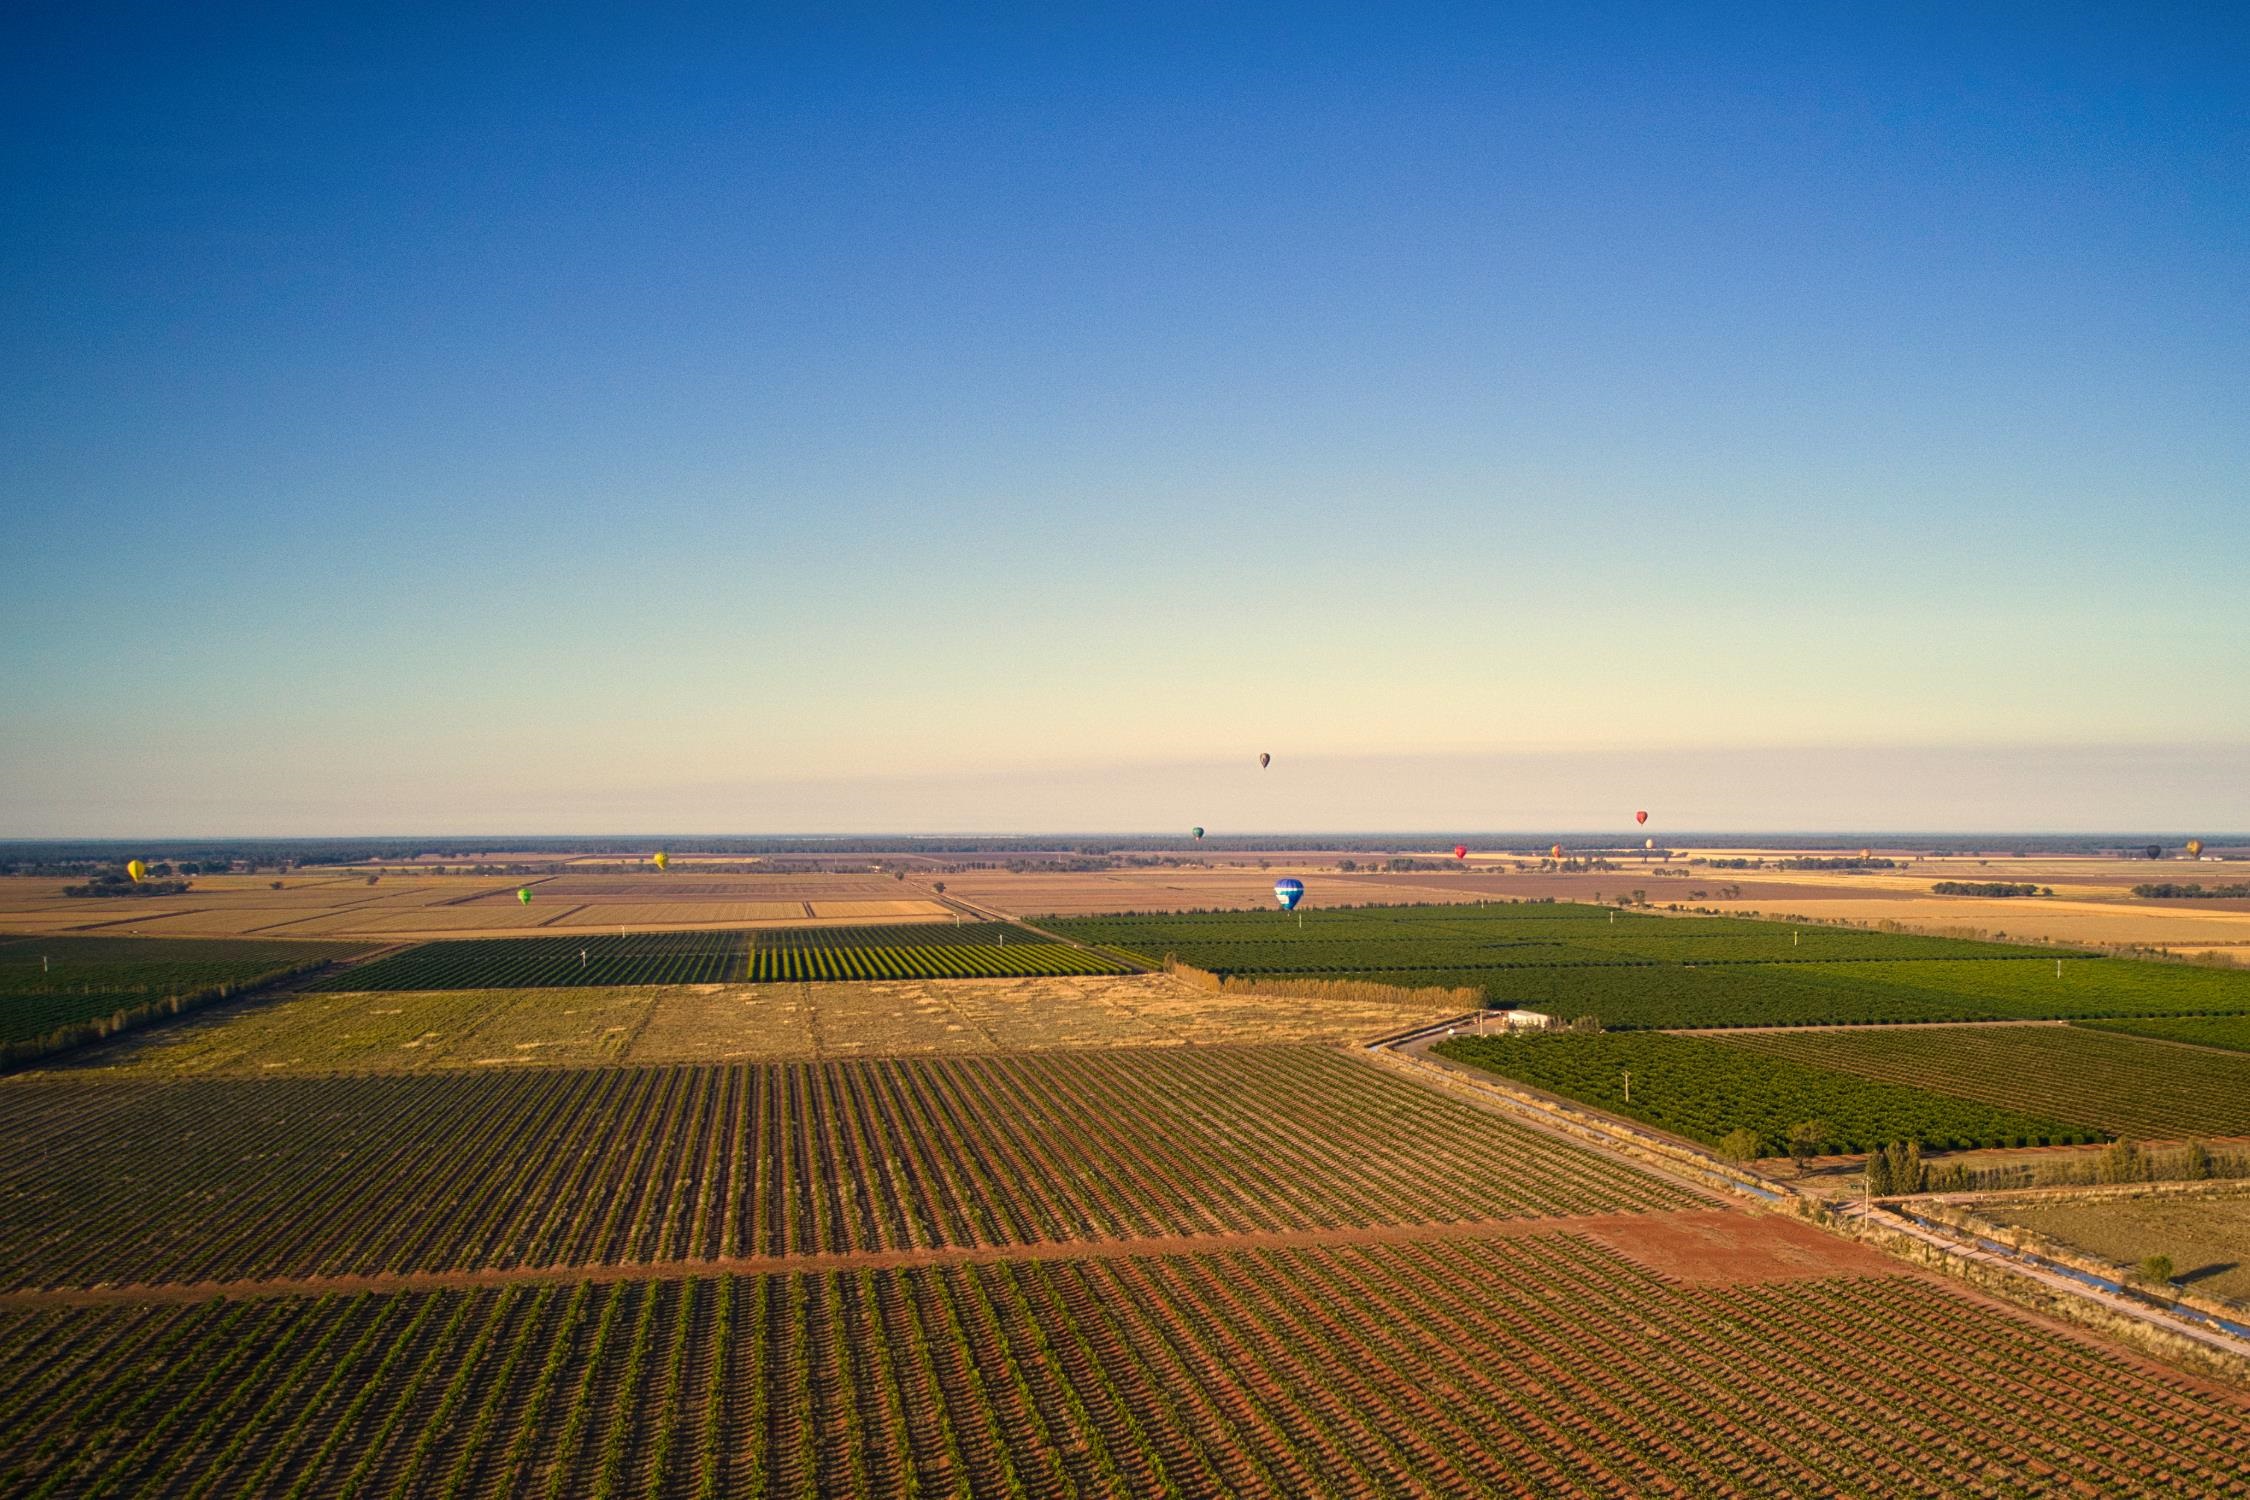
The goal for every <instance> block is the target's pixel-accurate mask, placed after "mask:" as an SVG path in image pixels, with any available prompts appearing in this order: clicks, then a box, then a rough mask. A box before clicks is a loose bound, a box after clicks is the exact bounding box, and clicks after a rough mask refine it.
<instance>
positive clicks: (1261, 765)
mask: <svg viewBox="0 0 2250 1500" xmlns="http://www.w3.org/2000/svg"><path fill="white" fill-rule="evenodd" d="M1272 764H1273V757H1272V756H1271V755H1260V756H1259V757H1258V769H1259V770H1261V771H1263V770H1264V769H1265V768H1266V767H1268V766H1270V765H1272Z"/></svg>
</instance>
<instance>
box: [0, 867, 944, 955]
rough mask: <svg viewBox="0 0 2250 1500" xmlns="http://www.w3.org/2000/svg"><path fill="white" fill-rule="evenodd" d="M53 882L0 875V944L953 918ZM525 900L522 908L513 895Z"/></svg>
mask: <svg viewBox="0 0 2250 1500" xmlns="http://www.w3.org/2000/svg"><path fill="white" fill-rule="evenodd" d="M64 883H65V882H62V881H57V880H44V879H31V878H26V877H20V876H17V877H0V932H38V933H51V932H112V933H126V932H142V933H146V934H147V935H149V936H152V937H156V936H162V937H247V936H257V937H319V938H329V937H381V938H398V939H407V938H419V937H430V938H438V937H500V936H508V935H512V934H515V933H521V932H531V931H535V930H538V929H542V928H604V927H610V928H617V927H622V928H629V929H632V930H634V931H650V930H658V929H665V928H716V927H729V928H743V927H802V926H808V925H811V924H815V923H820V922H868V921H875V922H897V921H935V920H940V919H947V918H951V917H952V916H953V915H954V909H953V908H952V907H949V906H947V905H946V904H944V903H943V902H942V901H940V900H939V899H937V896H936V894H935V893H934V892H933V891H931V890H929V889H927V888H926V887H922V886H918V885H913V884H906V883H901V882H899V881H895V880H891V879H889V878H887V877H874V876H856V877H855V876H842V877H839V876H826V875H813V876H802V877H800V876H776V877H774V878H772V879H770V880H754V879H748V878H745V877H742V876H731V877H726V876H680V875H664V876H659V875H657V874H655V873H654V872H653V871H652V872H651V873H649V874H648V875H645V876H619V877H602V878H596V877H589V876H556V877H532V878H527V879H521V880H518V879H509V878H502V877H489V876H487V877H477V876H457V875H428V874H419V873H417V874H394V875H385V876H382V877H380V878H379V879H378V880H377V882H376V883H375V884H373V885H369V884H368V883H367V879H366V877H365V876H363V875H362V876H343V877H339V876H335V875H328V874H323V875H318V876H311V875H308V876H292V877H289V878H286V879H282V880H280V881H279V883H278V887H277V883H276V881H275V880H274V878H273V877H268V876H239V875H236V876H230V875H217V876H199V877H196V878H195V880H194V882H193V885H192V887H191V888H190V889H189V890H188V891H186V892H184V893H182V894H180V895H176V896H159V897H149V898H133V897H117V898H110V899H98V900H88V899H78V898H72V897H67V896H64V895H62V894H61V888H62V886H63V884H64ZM519 889H521V890H528V891H530V892H531V897H532V899H531V901H530V903H529V904H528V905H527V904H525V903H524V902H522V901H521V900H519V899H518V898H517V895H516V892H517V891H518V890H519Z"/></svg>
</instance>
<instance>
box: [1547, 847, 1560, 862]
mask: <svg viewBox="0 0 2250 1500" xmlns="http://www.w3.org/2000/svg"><path fill="white" fill-rule="evenodd" d="M1547 852H1548V853H1549V854H1550V855H1552V856H1554V857H1555V858H1556V859H1561V858H1562V845H1560V844H1557V845H1555V847H1554V848H1552V849H1550V850H1548V851H1547Z"/></svg>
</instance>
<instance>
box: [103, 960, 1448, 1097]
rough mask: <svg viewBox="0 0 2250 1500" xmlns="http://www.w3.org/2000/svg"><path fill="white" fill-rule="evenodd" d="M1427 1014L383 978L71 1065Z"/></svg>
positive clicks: (1281, 1023) (922, 1048)
mask: <svg viewBox="0 0 2250 1500" xmlns="http://www.w3.org/2000/svg"><path fill="white" fill-rule="evenodd" d="M1434 1019H1436V1017H1435V1016H1433V1015H1431V1014H1429V1013H1428V1012H1427V1011H1426V1010H1424V1009H1417V1008H1414V1007H1408V1006H1400V1005H1385V1004H1369V1003H1363V1002H1338V1001H1317V1002H1316V1001H1294V1000H1273V999H1264V998H1250V997H1244V996H1239V995H1214V994H1211V993H1209V992H1207V991H1204V990H1199V989H1195V988H1193V987H1191V986H1189V985H1186V984H1183V983H1181V982H1180V981H1178V980H1175V979H1172V978H1170V977H1168V976H1166V975H1162V974H1132V975H1075V976H1067V977H1056V978H1043V979H953V980H931V981H920V980H912V981H907V980H902V981H894V982H879V983H851V984H841V983H839V984H755V985H753V984H729V985H716V984H713V985H675V986H664V987H656V986H631V987H621V988H616V989H547V990H446V991H405V992H399V991H387V992H382V993H345V994H315V995H291V996H285V997H281V998H273V999H266V1000H264V1001H261V1002H257V1003H252V1004H247V1005H236V1006H226V1007H219V1008H215V1009H212V1010H208V1011H204V1012H201V1013H198V1014H196V1015H193V1016H188V1017H184V1018H182V1019H181V1020H180V1021H178V1022H177V1023H175V1024H173V1025H170V1026H163V1027H157V1028H153V1029H151V1030H149V1031H145V1032H137V1033H134V1034H133V1035H131V1036H127V1037H123V1038H120V1039H118V1040H117V1041H115V1042H112V1043H110V1044H108V1045H106V1046H104V1047H100V1048H97V1049H95V1050H94V1051H92V1052H89V1053H86V1054H84V1055H83V1056H82V1057H81V1058H80V1059H77V1060H74V1062H73V1064H72V1071H84V1070H95V1071H101V1072H116V1073H126V1074H136V1075H138V1074H154V1075H162V1076H205V1075H235V1076H239V1075H243V1074H267V1073H427V1072H441V1071H454V1070H459V1069H465V1068H466V1069H480V1068H493V1067H506V1066H511V1065H527V1064H562V1063H568V1064H580V1065H583V1064H592V1063H697V1062H778V1061H787V1060H792V1059H805V1058H830V1057H912V1056H925V1055H932V1054H939V1053H990V1052H1043V1051H1056V1050H1075V1049H1080V1048H1100V1047H1119V1046H1125V1047H1179V1046H1187V1045H1200V1044H1235V1043H1249V1042H1261V1043H1262V1042H1347V1041H1356V1040H1361V1039H1364V1038H1369V1037H1373V1036H1378V1035H1381V1034H1382V1033H1384V1032H1388V1031H1396V1030H1400V1029H1403V1028H1404V1027H1407V1026H1410V1025H1413V1024H1415V1023H1417V1022H1421V1021H1425V1020H1434Z"/></svg>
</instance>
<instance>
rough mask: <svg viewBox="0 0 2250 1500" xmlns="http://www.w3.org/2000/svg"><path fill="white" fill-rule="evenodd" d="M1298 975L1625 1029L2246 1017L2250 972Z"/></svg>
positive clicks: (1652, 968) (1961, 967)
mask: <svg viewBox="0 0 2250 1500" xmlns="http://www.w3.org/2000/svg"><path fill="white" fill-rule="evenodd" d="M1300 972H1305V973H1308V974H1317V975H1319V976H1320V977H1322V978H1337V979H1371V980H1376V981H1379V982H1381V983H1385V984H1397V985H1407V986H1416V985H1425V986H1427V985H1435V986H1442V987H1446V988H1453V987H1456V986H1467V987H1471V988H1476V989H1481V990H1482V991H1484V993H1485V995H1486V996H1487V998H1488V1000H1489V1001H1490V1002H1491V1003H1492V1004H1495V1005H1501V1006H1508V1007H1517V1008H1524V1009H1531V1010H1540V1011H1546V1012H1548V1013H1550V1014H1554V1015H1558V1016H1561V1017H1563V1018H1565V1019H1574V1018H1576V1017H1579V1016H1592V1017H1594V1018H1595V1019H1596V1020H1598V1021H1600V1022H1601V1023H1602V1024H1603V1025H1604V1026H1607V1027H1611V1028H1620V1029H1641V1028H1662V1029H1684V1028H1690V1027H1732V1026H1852V1025H1867V1024H1871V1023H1878V1022H1895V1021H2007V1020H2025V1021H2030V1020H2070V1019H2078V1018H2086V1017H2098V1016H2177V1015H2204V1014H2207V1015H2238V1014H2250V974H2244V973H2239V972H2238V973H2229V972H2226V971H2223V970H2212V969H2201V968H2195V967H2192V966H2189V965H2185V964H2167V963H2140V962H2134V961H2132V960H2128V959H2119V958H2101V959H2079V958H2062V959H2059V960H2058V959H2056V958H2053V957H2040V958H2031V957H2023V958H2013V959H2003V960H1995V961H1990V962H1985V961H1977V962H1963V961H1961V960H1958V959H1936V960H1901V959H1891V960H1876V961H1869V962H1858V963H1852V962H1821V963H1757V964H1736V963H1727V964H1712V963H1701V964H1681V963H1671V964H1660V963H1655V962H1653V961H1640V960H1635V961H1621V962H1616V963H1608V964H1592V963H1580V964H1557V965H1539V964H1521V965H1486V966H1479V967H1467V966H1450V967H1448V966H1437V965H1430V966H1422V965H1414V966H1406V967H1399V968H1384V969H1356V970H1338V969H1334V968H1328V967H1321V968H1313V969H1306V970H1302V971H1300Z"/></svg>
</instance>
